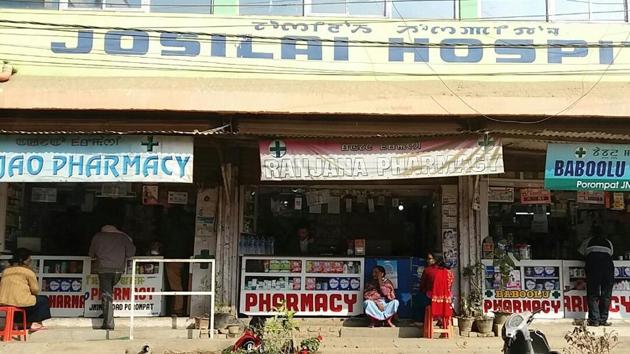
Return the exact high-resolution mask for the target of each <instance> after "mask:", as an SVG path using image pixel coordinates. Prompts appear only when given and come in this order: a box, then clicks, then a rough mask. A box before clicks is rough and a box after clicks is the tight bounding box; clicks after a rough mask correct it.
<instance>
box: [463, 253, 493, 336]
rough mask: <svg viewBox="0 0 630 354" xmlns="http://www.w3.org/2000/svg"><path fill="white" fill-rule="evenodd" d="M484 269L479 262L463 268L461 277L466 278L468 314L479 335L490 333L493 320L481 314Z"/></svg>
mask: <svg viewBox="0 0 630 354" xmlns="http://www.w3.org/2000/svg"><path fill="white" fill-rule="evenodd" d="M484 272H485V269H484V266H483V264H482V263H481V262H478V263H475V264H472V265H469V266H467V267H464V271H463V276H464V278H468V280H469V283H470V292H469V293H468V305H467V306H468V307H469V313H470V314H471V315H472V317H474V325H475V328H476V329H477V331H479V332H480V333H488V332H491V331H492V325H493V323H494V318H492V317H489V316H486V315H484V314H483V310H482V302H483V289H482V283H481V282H482V281H483V275H484Z"/></svg>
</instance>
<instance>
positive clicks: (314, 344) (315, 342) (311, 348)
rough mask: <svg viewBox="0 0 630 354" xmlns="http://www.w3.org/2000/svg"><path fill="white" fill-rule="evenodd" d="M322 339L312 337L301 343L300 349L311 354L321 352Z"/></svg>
mask: <svg viewBox="0 0 630 354" xmlns="http://www.w3.org/2000/svg"><path fill="white" fill-rule="evenodd" d="M322 339H323V338H322V337H321V336H317V337H311V338H307V339H305V340H303V341H302V342H300V349H301V350H304V349H306V350H307V351H308V352H309V353H314V352H316V351H318V350H319V346H320V345H321V344H322Z"/></svg>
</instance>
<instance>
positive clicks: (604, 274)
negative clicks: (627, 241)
mask: <svg viewBox="0 0 630 354" xmlns="http://www.w3.org/2000/svg"><path fill="white" fill-rule="evenodd" d="M579 252H580V253H581V254H582V255H584V257H585V258H586V296H587V299H588V325H589V326H595V327H597V326H610V322H608V310H609V308H610V297H611V296H612V290H613V285H614V277H615V274H614V271H615V266H614V265H613V244H612V242H610V240H608V239H607V238H606V235H604V233H603V232H602V230H601V228H600V227H599V226H597V225H594V226H593V227H592V229H591V237H590V238H588V239H586V240H585V241H584V242H583V243H582V246H580V249H579Z"/></svg>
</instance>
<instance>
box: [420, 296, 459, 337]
mask: <svg viewBox="0 0 630 354" xmlns="http://www.w3.org/2000/svg"><path fill="white" fill-rule="evenodd" d="M451 321H452V318H451V317H445V318H443V319H442V328H433V313H432V311H431V304H429V305H427V307H426V308H425V310H424V326H423V332H424V334H423V337H424V338H429V339H433V333H443V334H445V335H446V338H453V324H452V323H451Z"/></svg>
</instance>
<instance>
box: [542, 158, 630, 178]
mask: <svg viewBox="0 0 630 354" xmlns="http://www.w3.org/2000/svg"><path fill="white" fill-rule="evenodd" d="M625 172H626V161H598V162H596V161H572V160H567V161H565V160H556V162H555V163H554V171H553V174H554V176H556V177H618V178H620V177H623V176H624V174H625Z"/></svg>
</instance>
